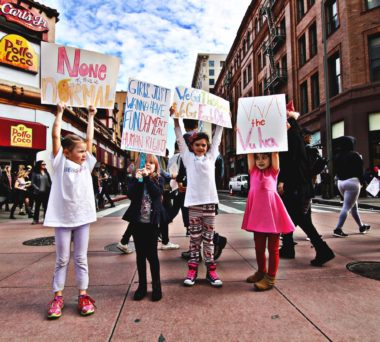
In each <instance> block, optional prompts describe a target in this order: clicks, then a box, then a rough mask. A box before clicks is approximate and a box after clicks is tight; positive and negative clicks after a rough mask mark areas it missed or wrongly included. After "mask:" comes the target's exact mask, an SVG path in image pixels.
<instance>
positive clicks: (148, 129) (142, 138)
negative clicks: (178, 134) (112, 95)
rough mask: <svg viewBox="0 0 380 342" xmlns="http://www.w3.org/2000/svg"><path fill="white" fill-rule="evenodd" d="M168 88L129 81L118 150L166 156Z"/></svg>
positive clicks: (133, 80)
mask: <svg viewBox="0 0 380 342" xmlns="http://www.w3.org/2000/svg"><path fill="white" fill-rule="evenodd" d="M170 98H171V91H170V89H167V88H163V87H160V86H157V85H154V84H150V83H146V82H142V81H138V80H136V79H129V81H128V89H127V102H126V109H125V113H124V122H123V134H122V138H121V148H122V149H125V150H129V151H136V152H145V153H151V154H155V155H159V156H165V152H166V140H167V133H168V121H169V108H170Z"/></svg>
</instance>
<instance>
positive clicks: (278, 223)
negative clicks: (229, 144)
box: [242, 152, 295, 291]
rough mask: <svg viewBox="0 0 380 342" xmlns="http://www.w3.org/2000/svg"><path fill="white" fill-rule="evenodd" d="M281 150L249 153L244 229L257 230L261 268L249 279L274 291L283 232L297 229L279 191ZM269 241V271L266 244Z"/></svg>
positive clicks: (256, 244)
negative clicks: (247, 192) (248, 188)
mask: <svg viewBox="0 0 380 342" xmlns="http://www.w3.org/2000/svg"><path fill="white" fill-rule="evenodd" d="M279 166H280V162H279V156H278V152H272V153H257V154H253V153H251V154H248V170H249V173H250V181H251V183H250V190H249V194H248V199H247V205H246V207H245V212H244V218H243V224H242V229H245V230H247V231H249V232H254V240H255V249H256V259H257V266H258V271H257V272H256V273H255V274H253V275H251V276H250V277H248V278H247V282H249V283H254V286H255V289H256V290H258V291H263V290H270V289H271V288H272V287H273V285H274V281H275V278H276V273H277V270H278V264H279V243H280V234H282V233H284V234H287V233H291V232H293V231H294V228H295V227H294V224H293V222H292V220H291V218H290V216H289V214H288V212H287V211H286V209H285V206H284V204H283V203H282V200H281V198H280V196H279V195H278V193H277V176H278V173H279V169H280V168H279ZM267 240H268V252H269V267H268V272H267V266H266V258H265V247H266V244H267Z"/></svg>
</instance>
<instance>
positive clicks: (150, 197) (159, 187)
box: [123, 154, 164, 301]
mask: <svg viewBox="0 0 380 342" xmlns="http://www.w3.org/2000/svg"><path fill="white" fill-rule="evenodd" d="M136 165H140V162H139V161H137V163H136ZM163 184H164V180H163V179H162V177H161V176H160V166H159V164H158V159H157V157H156V156H154V155H153V154H147V155H146V163H145V166H144V167H143V168H140V169H137V170H136V171H135V177H134V178H133V179H132V180H131V182H130V183H129V185H128V190H127V195H128V198H129V199H130V200H131V204H130V206H129V208H128V209H127V211H126V212H125V214H124V216H123V220H125V221H128V222H129V229H131V232H132V235H133V241H134V243H135V248H136V263H137V273H138V275H139V286H138V288H137V290H136V292H135V293H134V296H133V299H134V300H142V299H143V298H144V297H145V296H146V295H147V275H146V260H148V261H149V264H150V273H151V276H152V301H159V300H161V298H162V289H161V278H160V262H159V260H158V254H157V239H158V231H159V230H158V229H159V228H158V226H159V224H160V222H161V221H162V219H163V218H162V215H163V213H164V210H163V208H162V194H163V191H164V187H163Z"/></svg>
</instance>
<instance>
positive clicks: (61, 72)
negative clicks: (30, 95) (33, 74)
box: [41, 42, 120, 109]
mask: <svg viewBox="0 0 380 342" xmlns="http://www.w3.org/2000/svg"><path fill="white" fill-rule="evenodd" d="M119 64H120V61H119V59H118V58H116V57H113V56H107V55H103V54H100V53H97V52H93V51H87V50H82V49H77V48H73V47H68V46H61V45H57V44H52V43H46V42H41V103H45V104H57V103H59V102H64V103H66V104H67V105H68V106H71V107H88V106H89V105H93V106H95V107H96V108H109V109H112V108H113V106H114V101H115V92H116V82H117V77H118V73H119Z"/></svg>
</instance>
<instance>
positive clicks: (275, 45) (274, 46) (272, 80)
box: [260, 0, 288, 94]
mask: <svg viewBox="0 0 380 342" xmlns="http://www.w3.org/2000/svg"><path fill="white" fill-rule="evenodd" d="M275 3H276V0H266V1H265V2H264V4H263V5H262V7H261V9H260V15H261V16H263V17H264V16H265V17H266V18H267V23H268V39H267V40H266V41H264V43H263V46H262V51H263V54H264V55H267V56H268V58H269V76H268V75H267V77H265V79H264V91H265V92H267V93H269V94H275V93H276V90H277V88H278V87H279V86H281V85H282V84H285V83H286V81H287V78H288V74H287V70H286V68H280V67H279V66H276V64H275V60H274V55H275V53H276V52H277V51H278V49H279V48H280V47H281V46H282V44H283V43H284V42H285V39H286V35H285V28H283V27H280V26H276V25H275V23H274V19H273V13H272V7H273V6H274V4H275Z"/></svg>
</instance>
